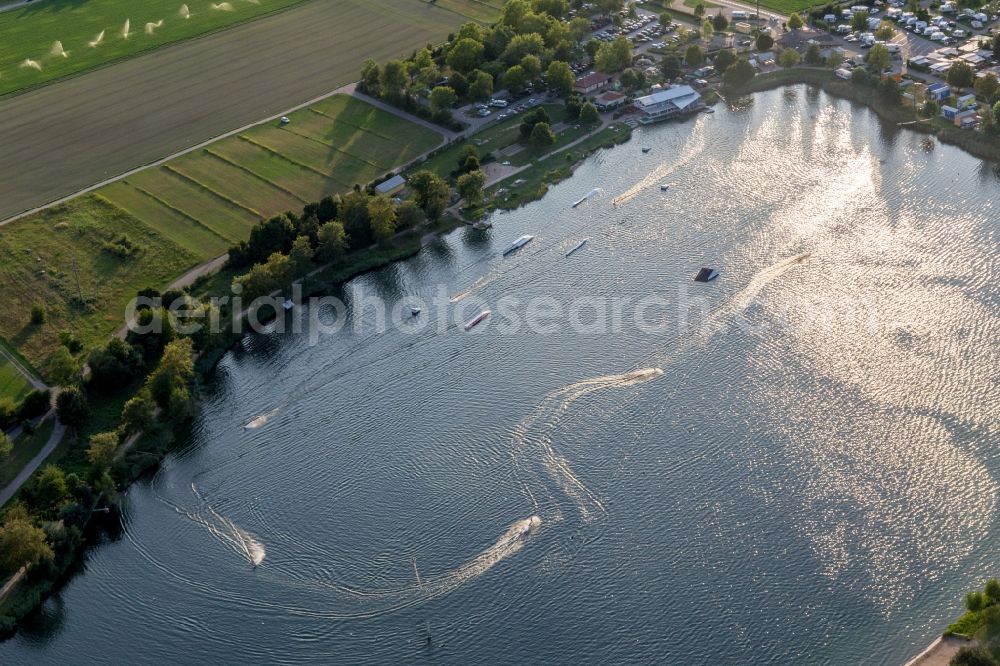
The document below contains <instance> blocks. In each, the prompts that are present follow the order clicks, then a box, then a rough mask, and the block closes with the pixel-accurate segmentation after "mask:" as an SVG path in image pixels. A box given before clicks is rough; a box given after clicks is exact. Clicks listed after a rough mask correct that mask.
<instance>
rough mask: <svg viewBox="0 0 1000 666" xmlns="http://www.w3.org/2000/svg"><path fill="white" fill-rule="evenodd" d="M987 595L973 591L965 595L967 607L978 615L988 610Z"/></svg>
mask: <svg viewBox="0 0 1000 666" xmlns="http://www.w3.org/2000/svg"><path fill="white" fill-rule="evenodd" d="M986 602H987V600H986V595H984V594H983V593H982V592H980V591H979V590H973V591H972V592H969V593H968V594H966V595H965V607H966V608H967V609H968V610H970V611H972V612H973V613H976V612H978V611H981V610H983V609H984V608H986Z"/></svg>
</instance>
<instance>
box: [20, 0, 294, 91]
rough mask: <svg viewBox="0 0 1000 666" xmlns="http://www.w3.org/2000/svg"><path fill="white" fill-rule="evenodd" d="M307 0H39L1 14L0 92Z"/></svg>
mask: <svg viewBox="0 0 1000 666" xmlns="http://www.w3.org/2000/svg"><path fill="white" fill-rule="evenodd" d="M304 1H305V0H258V1H257V2H249V1H248V0H230V1H229V2H217V3H216V2H210V1H209V0H188V2H183V0H142V2H135V0H88V1H87V2H80V0H36V1H35V2H32V3H30V4H28V5H25V6H24V7H21V8H19V9H14V10H11V11H6V12H2V13H0V35H3V45H2V47H0V95H2V94H5V93H9V92H13V91H17V90H21V89H23V88H30V87H33V86H38V85H42V84H44V83H47V82H49V81H52V80H54V79H58V78H61V77H63V76H67V75H69V74H76V73H78V72H82V71H85V70H88V69H91V68H93V67H96V66H98V65H103V64H105V63H108V62H111V61H113V60H118V59H121V58H125V57H128V56H131V55H135V54H136V53H141V52H142V51H148V50H150V49H155V48H158V47H161V46H164V45H166V44H170V43H172V42H177V41H180V40H183V39H189V38H191V37H195V36H197V35H202V34H205V33H207V32H211V31H213V30H218V29H219V28H224V27H226V26H228V25H232V24H234V23H238V22H240V21H249V20H252V19H254V18H258V17H260V16H262V15H264V14H268V13H271V12H275V11H279V10H281V9H284V8H286V7H289V6H291V5H295V4H298V3H300V2H304Z"/></svg>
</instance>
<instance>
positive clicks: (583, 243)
mask: <svg viewBox="0 0 1000 666" xmlns="http://www.w3.org/2000/svg"><path fill="white" fill-rule="evenodd" d="M588 240H590V239H589V238H584V239H583V240H582V241H580V242H579V243H577V244H576V245H574V246H573V247H572V248H571V249H570V250H569V251H568V252H566V256H567V257H568V256H569V255H571V254H573V253H574V252H576V251H577V250H579V249H580V248H582V247H583V246H584V245H586V244H587V241H588Z"/></svg>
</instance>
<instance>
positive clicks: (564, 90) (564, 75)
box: [545, 60, 576, 97]
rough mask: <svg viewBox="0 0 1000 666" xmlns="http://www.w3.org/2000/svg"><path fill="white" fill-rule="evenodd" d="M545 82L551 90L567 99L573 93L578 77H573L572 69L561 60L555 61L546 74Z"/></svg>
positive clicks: (550, 64)
mask: <svg viewBox="0 0 1000 666" xmlns="http://www.w3.org/2000/svg"><path fill="white" fill-rule="evenodd" d="M545 82H546V83H547V84H548V86H549V88H550V89H552V90H554V91H556V93H558V94H559V95H560V96H562V97H565V96H566V95H568V94H570V93H571V92H573V85H574V84H575V83H576V77H575V76H573V70H572V69H570V67H569V65H567V64H566V63H564V62H562V61H560V60H553V61H552V62H551V63H549V68H548V70H546V72H545Z"/></svg>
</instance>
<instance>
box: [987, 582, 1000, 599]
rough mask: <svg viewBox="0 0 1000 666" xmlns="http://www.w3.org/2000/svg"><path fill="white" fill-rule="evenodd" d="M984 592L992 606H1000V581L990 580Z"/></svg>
mask: <svg viewBox="0 0 1000 666" xmlns="http://www.w3.org/2000/svg"><path fill="white" fill-rule="evenodd" d="M983 591H984V592H985V593H986V598H987V599H989V602H990V603H991V604H1000V581H998V580H997V579H996V578H990V579H989V580H988V581H986V587H985V588H984V590H983Z"/></svg>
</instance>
